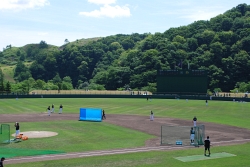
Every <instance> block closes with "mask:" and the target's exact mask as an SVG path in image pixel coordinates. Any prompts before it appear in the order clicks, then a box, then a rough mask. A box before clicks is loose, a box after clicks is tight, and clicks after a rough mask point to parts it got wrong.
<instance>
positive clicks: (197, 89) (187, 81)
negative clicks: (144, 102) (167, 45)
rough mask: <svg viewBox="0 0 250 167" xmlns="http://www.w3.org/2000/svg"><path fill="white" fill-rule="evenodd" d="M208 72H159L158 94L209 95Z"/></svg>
mask: <svg viewBox="0 0 250 167" xmlns="http://www.w3.org/2000/svg"><path fill="white" fill-rule="evenodd" d="M207 84H208V81H207V71H206V70H159V71H158V72H157V93H207Z"/></svg>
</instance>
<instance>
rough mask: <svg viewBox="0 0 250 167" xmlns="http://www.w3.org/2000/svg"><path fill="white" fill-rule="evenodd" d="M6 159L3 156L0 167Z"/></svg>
mask: <svg viewBox="0 0 250 167" xmlns="http://www.w3.org/2000/svg"><path fill="white" fill-rule="evenodd" d="M4 160H5V158H4V157H2V158H1V161H0V167H3V161H4Z"/></svg>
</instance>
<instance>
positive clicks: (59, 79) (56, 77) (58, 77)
mask: <svg viewBox="0 0 250 167" xmlns="http://www.w3.org/2000/svg"><path fill="white" fill-rule="evenodd" d="M61 82H62V79H61V78H60V76H59V74H58V73H57V74H56V76H55V77H54V78H53V83H54V84H57V83H61Z"/></svg>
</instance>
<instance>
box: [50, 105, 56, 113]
mask: <svg viewBox="0 0 250 167" xmlns="http://www.w3.org/2000/svg"><path fill="white" fill-rule="evenodd" d="M54 111H55V108H54V104H52V106H51V113H53V112H54Z"/></svg>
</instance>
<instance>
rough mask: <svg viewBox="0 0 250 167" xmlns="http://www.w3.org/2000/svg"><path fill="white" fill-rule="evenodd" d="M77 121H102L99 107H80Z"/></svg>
mask: <svg viewBox="0 0 250 167" xmlns="http://www.w3.org/2000/svg"><path fill="white" fill-rule="evenodd" d="M79 121H97V122H101V121H102V109H101V108H80V115H79Z"/></svg>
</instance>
